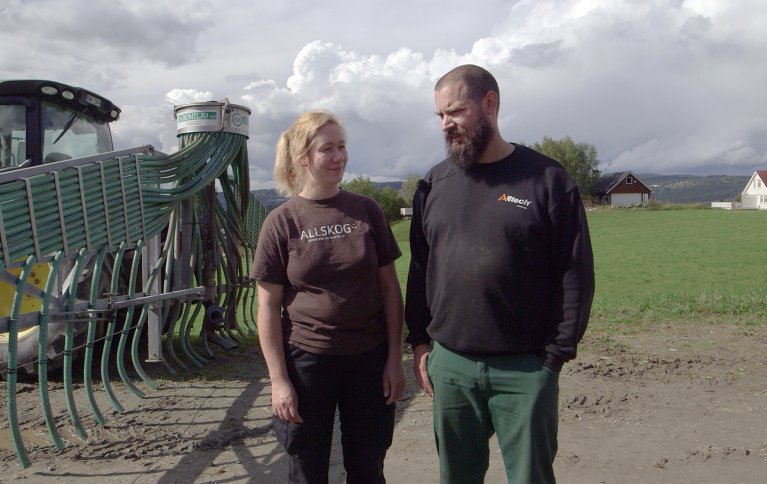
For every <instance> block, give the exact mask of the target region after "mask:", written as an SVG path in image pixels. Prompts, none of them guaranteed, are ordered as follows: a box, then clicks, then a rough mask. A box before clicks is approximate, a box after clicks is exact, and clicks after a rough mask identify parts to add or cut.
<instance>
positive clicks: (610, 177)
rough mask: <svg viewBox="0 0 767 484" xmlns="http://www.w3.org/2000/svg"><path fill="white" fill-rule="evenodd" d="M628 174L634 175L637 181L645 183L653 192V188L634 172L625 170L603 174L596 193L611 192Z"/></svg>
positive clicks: (604, 193)
mask: <svg viewBox="0 0 767 484" xmlns="http://www.w3.org/2000/svg"><path fill="white" fill-rule="evenodd" d="M627 176H633V177H634V179H635V180H636V181H638V182H639V183H641V184H642V185H644V187H645V188H647V189H648V190H650V192H652V189H651V188H650V187H648V186H647V185H646V184H645V183H644V182H643V181H642V180H640V179H639V178H638V177H637V176H636V175H634V174H633V173H632V172H630V171H623V172H618V173H605V174H604V175H602V177H601V178H600V179H599V180H598V181H597V186H596V193H597V194H602V195H606V194H608V193H610V192H611V191H612V190H613V189H614V188H615V187H616V186H617V185H618V184H619V183H620V182H622V181H623V180H625V179H626V177H627Z"/></svg>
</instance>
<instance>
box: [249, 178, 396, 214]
mask: <svg viewBox="0 0 767 484" xmlns="http://www.w3.org/2000/svg"><path fill="white" fill-rule="evenodd" d="M373 185H375V186H376V187H377V188H385V187H392V188H393V189H395V190H399V189H400V187H401V186H402V182H401V181H394V182H373ZM252 193H253V195H254V196H255V197H256V199H258V201H259V202H261V205H263V206H264V208H266V209H267V210H272V209H273V208H274V207H277V206H279V205H280V204H281V203H282V202H284V201H285V200H287V198H285V197H283V196H282V195H280V194H279V193H277V190H275V189H273V188H266V189H261V190H253V191H252Z"/></svg>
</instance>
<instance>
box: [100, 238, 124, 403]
mask: <svg viewBox="0 0 767 484" xmlns="http://www.w3.org/2000/svg"><path fill="white" fill-rule="evenodd" d="M125 246H126V244H125V242H124V241H123V242H122V243H121V244H120V247H119V248H118V249H117V254H115V260H114V264H113V265H112V280H111V282H110V285H109V292H110V295H116V294H117V291H118V290H119V287H120V267H121V266H122V261H123V257H124V256H125ZM116 325H117V311H113V312H112V316H111V317H110V318H109V324H108V325H107V332H106V336H105V337H104V347H103V348H102V350H101V384H102V386H103V387H104V391H105V392H106V394H107V396H108V397H109V401H110V402H112V408H114V409H115V412H117V413H123V412H124V411H125V409H124V408H123V406H122V405H121V404H120V401H119V400H118V399H117V395H115V393H114V390H112V385H111V383H110V381H109V354H110V352H111V351H112V340H113V339H114V334H115V326H116Z"/></svg>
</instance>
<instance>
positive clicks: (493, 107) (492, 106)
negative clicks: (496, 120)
mask: <svg viewBox="0 0 767 484" xmlns="http://www.w3.org/2000/svg"><path fill="white" fill-rule="evenodd" d="M482 107H483V108H484V109H485V112H486V113H487V114H488V115H489V116H492V117H495V116H497V115H498V93H497V92H495V91H487V93H485V97H483V98H482Z"/></svg>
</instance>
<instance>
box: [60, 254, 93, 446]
mask: <svg viewBox="0 0 767 484" xmlns="http://www.w3.org/2000/svg"><path fill="white" fill-rule="evenodd" d="M87 253H88V251H87V250H86V249H85V248H84V247H83V248H82V249H80V252H79V254H77V258H76V259H75V267H74V269H72V277H71V278H70V280H69V285H68V286H67V288H66V296H67V299H66V300H67V302H66V305H65V306H64V310H65V311H66V323H65V324H66V333H65V335H64V392H65V394H66V400H67V410H69V420H70V421H71V422H72V424H73V425H74V426H75V429H76V430H77V434H78V435H79V436H80V438H81V439H83V440H85V439H86V438H88V434H87V433H86V432H85V428H83V424H82V422H80V415H78V413H77V404H76V403H75V395H74V387H73V386H72V359H73V354H72V348H73V346H74V338H75V336H74V324H75V323H74V305H75V294H76V293H77V281H78V280H79V279H80V273H81V272H82V269H83V267H82V266H83V261H84V260H85V256H86V254H87Z"/></svg>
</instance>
